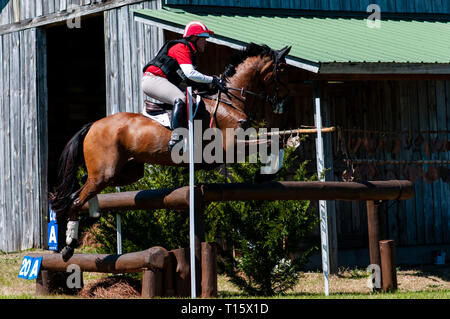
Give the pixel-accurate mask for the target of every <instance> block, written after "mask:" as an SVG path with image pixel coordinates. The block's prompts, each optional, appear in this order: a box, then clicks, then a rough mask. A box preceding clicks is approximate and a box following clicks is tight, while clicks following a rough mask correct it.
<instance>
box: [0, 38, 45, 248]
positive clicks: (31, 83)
mask: <svg viewBox="0 0 450 319" xmlns="http://www.w3.org/2000/svg"><path fill="white" fill-rule="evenodd" d="M38 38H39V32H38V31H36V30H27V31H22V32H14V33H11V34H8V35H3V36H0V63H1V65H0V69H1V72H0V91H1V92H2V94H0V158H1V162H0V176H1V178H2V182H1V183H0V251H7V252H10V251H16V250H19V249H27V248H30V247H36V246H39V245H40V236H41V222H42V220H41V209H42V206H41V203H42V196H43V194H42V193H41V191H40V190H41V186H42V179H41V177H42V172H41V168H40V167H41V166H40V164H41V162H40V161H41V158H40V153H39V152H40V145H41V137H40V135H39V127H40V123H39V117H40V116H41V115H40V110H39V109H38V107H37V105H38V104H39V103H38V95H37V85H38V81H37V78H38V74H37V70H38V68H37V63H38V62H37V60H38V59H39V56H38V54H37V46H36V43H37V40H38Z"/></svg>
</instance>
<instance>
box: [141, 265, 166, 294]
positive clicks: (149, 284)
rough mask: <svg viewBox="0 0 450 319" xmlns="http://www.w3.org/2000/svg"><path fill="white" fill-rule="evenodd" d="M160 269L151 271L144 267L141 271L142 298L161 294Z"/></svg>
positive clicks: (161, 276) (161, 277)
mask: <svg viewBox="0 0 450 319" xmlns="http://www.w3.org/2000/svg"><path fill="white" fill-rule="evenodd" d="M162 274H163V273H162V271H158V270H156V271H153V270H151V269H144V270H143V272H142V291H141V296H142V297H143V298H154V297H160V296H162V279H163V275H162Z"/></svg>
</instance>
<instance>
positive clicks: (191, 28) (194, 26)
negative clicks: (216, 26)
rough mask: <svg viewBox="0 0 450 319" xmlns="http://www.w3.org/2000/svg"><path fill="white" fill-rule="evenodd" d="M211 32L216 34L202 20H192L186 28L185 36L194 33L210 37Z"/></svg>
mask: <svg viewBox="0 0 450 319" xmlns="http://www.w3.org/2000/svg"><path fill="white" fill-rule="evenodd" d="M211 34H214V32H213V31H211V30H209V29H208V28H207V27H206V25H204V24H203V23H202V22H200V21H191V22H189V23H188V24H187V25H186V27H185V28H184V34H183V38H188V37H190V36H193V35H196V36H198V37H204V38H208V37H209V36H210V35H211Z"/></svg>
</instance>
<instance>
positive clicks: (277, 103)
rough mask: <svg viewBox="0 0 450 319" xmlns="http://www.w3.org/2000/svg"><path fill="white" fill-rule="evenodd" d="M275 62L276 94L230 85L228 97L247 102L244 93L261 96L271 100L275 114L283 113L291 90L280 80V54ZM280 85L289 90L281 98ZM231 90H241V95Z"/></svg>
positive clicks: (273, 74)
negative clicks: (256, 91)
mask: <svg viewBox="0 0 450 319" xmlns="http://www.w3.org/2000/svg"><path fill="white" fill-rule="evenodd" d="M274 64H275V66H274V68H273V71H272V75H271V76H273V77H274V82H275V84H276V87H275V91H274V94H273V95H272V96H269V95H268V94H267V93H265V92H264V93H255V92H253V91H250V90H245V89H244V88H234V87H228V86H227V87H226V89H227V92H225V94H226V95H227V96H228V98H229V99H230V100H231V98H230V95H231V96H232V97H234V98H235V99H237V100H239V101H241V102H242V103H245V102H246V99H245V95H244V93H245V94H250V95H253V96H256V97H258V98H260V99H261V100H263V101H265V102H269V105H270V106H271V107H272V111H273V112H274V113H275V114H282V113H283V112H284V107H285V104H286V103H287V101H288V99H289V92H290V90H289V87H288V86H287V85H286V84H285V83H283V82H282V81H280V78H279V72H280V70H279V66H280V61H279V59H278V56H275V61H274ZM280 86H282V87H284V88H285V89H286V90H287V92H288V94H287V95H286V97H284V98H280V97H279V95H278V93H279V91H280ZM230 90H233V91H238V92H240V93H241V94H240V95H241V96H237V95H236V94H234V93H231V92H230ZM219 92H220V89H219Z"/></svg>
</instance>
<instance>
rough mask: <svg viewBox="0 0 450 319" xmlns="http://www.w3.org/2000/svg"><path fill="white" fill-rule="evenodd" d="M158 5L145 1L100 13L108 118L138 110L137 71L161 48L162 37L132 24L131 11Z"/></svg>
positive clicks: (141, 100) (140, 104) (140, 102)
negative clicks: (102, 14)
mask: <svg viewBox="0 0 450 319" xmlns="http://www.w3.org/2000/svg"><path fill="white" fill-rule="evenodd" d="M160 6H161V2H160V1H148V2H145V3H141V4H136V5H130V6H125V7H121V8H119V9H113V10H109V11H107V12H105V13H104V17H105V52H106V92H107V93H106V98H107V106H106V108H107V114H108V115H109V114H113V113H117V112H135V113H140V112H141V110H142V107H143V105H144V98H145V94H144V93H143V92H142V90H141V77H142V71H141V70H142V68H143V67H144V65H145V64H146V63H147V62H148V61H149V60H150V59H151V58H153V57H154V56H155V55H156V53H157V52H158V50H159V49H160V48H161V46H162V45H163V43H164V35H163V32H162V30H161V29H159V28H156V27H150V26H148V25H145V24H143V23H139V22H136V21H134V19H133V13H132V12H131V10H132V9H144V8H145V9H157V8H160Z"/></svg>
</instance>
